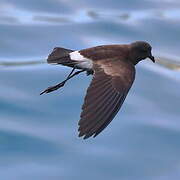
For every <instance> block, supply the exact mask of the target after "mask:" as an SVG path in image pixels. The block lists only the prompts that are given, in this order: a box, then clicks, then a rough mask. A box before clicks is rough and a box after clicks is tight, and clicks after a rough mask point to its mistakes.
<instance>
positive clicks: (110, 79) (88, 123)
mask: <svg viewBox="0 0 180 180" xmlns="http://www.w3.org/2000/svg"><path fill="white" fill-rule="evenodd" d="M151 50H152V47H151V45H150V44H149V43H147V42H144V41H136V42H133V43H131V44H121V45H120V44H116V45H102V46H96V47H91V48H87V49H83V50H79V51H76V50H70V49H65V48H61V47H56V48H54V50H53V51H52V53H51V54H50V55H49V56H48V59H47V62H48V63H50V64H60V65H64V66H68V67H71V68H72V71H71V72H70V74H69V75H68V76H67V78H66V79H65V80H64V81H62V82H61V83H59V84H57V85H55V86H51V87H48V88H47V89H46V90H44V91H43V92H42V93H41V94H44V93H50V92H52V91H55V90H57V89H59V88H61V87H63V86H64V85H65V83H66V82H67V81H68V80H69V79H71V78H72V77H74V76H76V75H78V74H80V73H82V72H86V73H87V75H93V78H92V81H91V83H90V86H89V87H88V89H87V94H86V96H85V99H84V104H83V106H82V112H81V116H80V120H79V123H78V125H79V129H78V131H79V137H81V136H83V138H84V139H86V138H89V137H90V136H93V137H96V136H97V135H98V134H99V133H100V132H102V131H103V130H104V128H106V127H107V126H108V124H109V123H110V122H111V121H112V120H113V118H114V117H115V115H116V114H117V113H118V111H119V109H120V108H121V106H122V104H123V102H124V100H125V98H126V96H127V94H128V92H129V89H130V88H131V86H132V84H133V81H134V79H135V65H136V64H137V63H138V62H139V61H141V60H144V59H146V58H150V59H151V60H152V61H153V62H155V59H154V57H153V56H152V53H151ZM77 69H79V70H77Z"/></svg>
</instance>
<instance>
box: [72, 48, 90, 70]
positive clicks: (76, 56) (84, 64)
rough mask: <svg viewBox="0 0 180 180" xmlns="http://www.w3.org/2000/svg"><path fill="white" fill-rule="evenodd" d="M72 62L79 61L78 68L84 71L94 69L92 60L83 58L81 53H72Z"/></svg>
mask: <svg viewBox="0 0 180 180" xmlns="http://www.w3.org/2000/svg"><path fill="white" fill-rule="evenodd" d="M69 55H70V58H71V60H74V61H79V63H78V64H77V66H78V67H79V68H82V69H92V67H93V63H92V60H91V59H88V58H86V57H84V56H82V55H81V54H80V53H79V51H74V52H71V53H70V54H69Z"/></svg>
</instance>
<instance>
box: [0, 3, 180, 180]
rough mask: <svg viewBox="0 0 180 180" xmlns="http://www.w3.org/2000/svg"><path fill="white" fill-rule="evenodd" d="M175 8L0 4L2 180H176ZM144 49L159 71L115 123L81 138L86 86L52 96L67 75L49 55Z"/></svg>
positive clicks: (179, 164)
mask: <svg viewBox="0 0 180 180" xmlns="http://www.w3.org/2000/svg"><path fill="white" fill-rule="evenodd" d="M179 29H180V2H179V1H178V0H171V1H170V0H163V1H162V0H161V1H160V0H143V1H141V0H127V1H118V0H114V1H107V0H102V1H95V0H86V1H83V0H77V1H73V0H66V1H65V0H39V1H37V0H36V1H35V0H31V1H28V0H1V1H0V84H1V88H0V180H24V179H26V180H41V179H43V180H71V179H86V180H91V179H104V180H106V179H107V180H109V179H111V180H120V179H121V180H169V179H173V180H179V178H180V156H179V152H180V140H179V139H180V110H179V109H180V72H179V70H180V59H179V57H180V51H179V47H180V36H179V33H180V31H179ZM135 40H146V41H148V42H150V43H151V44H152V46H153V54H154V55H155V57H156V60H157V63H156V64H153V63H151V61H143V62H141V63H140V64H138V65H137V74H136V80H135V83H134V85H133V87H132V89H131V90H130V92H129V95H128V97H127V99H126V101H125V103H124V105H123V107H122V109H121V110H120V112H119V113H118V115H117V116H116V118H115V119H114V120H113V121H112V123H111V124H110V125H109V126H108V127H107V128H106V129H105V130H104V131H103V132H102V133H101V134H100V135H99V136H97V137H96V138H89V139H87V140H83V139H82V138H78V131H77V128H78V125H77V123H78V120H79V114H80V112H81V105H82V103H83V98H84V96H85V93H86V89H87V87H88V85H89V82H90V81H91V77H89V76H88V77H87V76H86V75H85V74H82V75H79V77H75V78H74V80H73V81H69V82H68V83H67V84H66V85H65V87H64V88H63V89H61V90H59V91H56V92H53V93H51V94H48V95H43V96H39V93H40V92H41V91H42V90H44V89H45V88H47V87H48V86H50V85H54V84H56V83H58V82H60V81H62V80H63V79H64V78H65V77H66V76H67V74H68V73H69V72H70V69H69V68H65V67H61V66H52V65H47V64H46V57H47V55H48V54H49V53H50V52H51V50H52V49H53V48H54V47H56V46H62V47H66V48H71V49H82V48H87V47H91V46H95V45H100V44H113V43H129V42H132V41H135Z"/></svg>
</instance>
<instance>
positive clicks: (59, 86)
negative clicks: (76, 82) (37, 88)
mask: <svg viewBox="0 0 180 180" xmlns="http://www.w3.org/2000/svg"><path fill="white" fill-rule="evenodd" d="M65 82H66V81H63V82H61V83H59V84H57V85H55V86H50V87H48V88H47V89H45V90H44V91H43V92H41V93H40V95H42V94H44V93H46V94H47V93H50V92H52V91H56V90H57V89H59V88H61V87H63V86H64V84H65Z"/></svg>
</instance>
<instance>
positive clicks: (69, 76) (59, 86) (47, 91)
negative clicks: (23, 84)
mask: <svg viewBox="0 0 180 180" xmlns="http://www.w3.org/2000/svg"><path fill="white" fill-rule="evenodd" d="M74 70H75V68H73V70H72V71H71V72H70V74H69V75H68V76H67V78H66V79H65V80H64V81H62V82H60V83H59V84H56V85H55V86H50V87H48V88H47V89H45V90H44V91H43V92H41V94H40V95H42V94H44V93H50V92H52V91H55V90H57V89H59V88H61V87H63V86H64V85H65V83H66V82H67V81H68V80H69V79H71V78H72V77H74V76H76V75H78V74H80V73H82V72H84V71H85V70H81V71H77V72H75V73H74V74H73V72H74Z"/></svg>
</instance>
